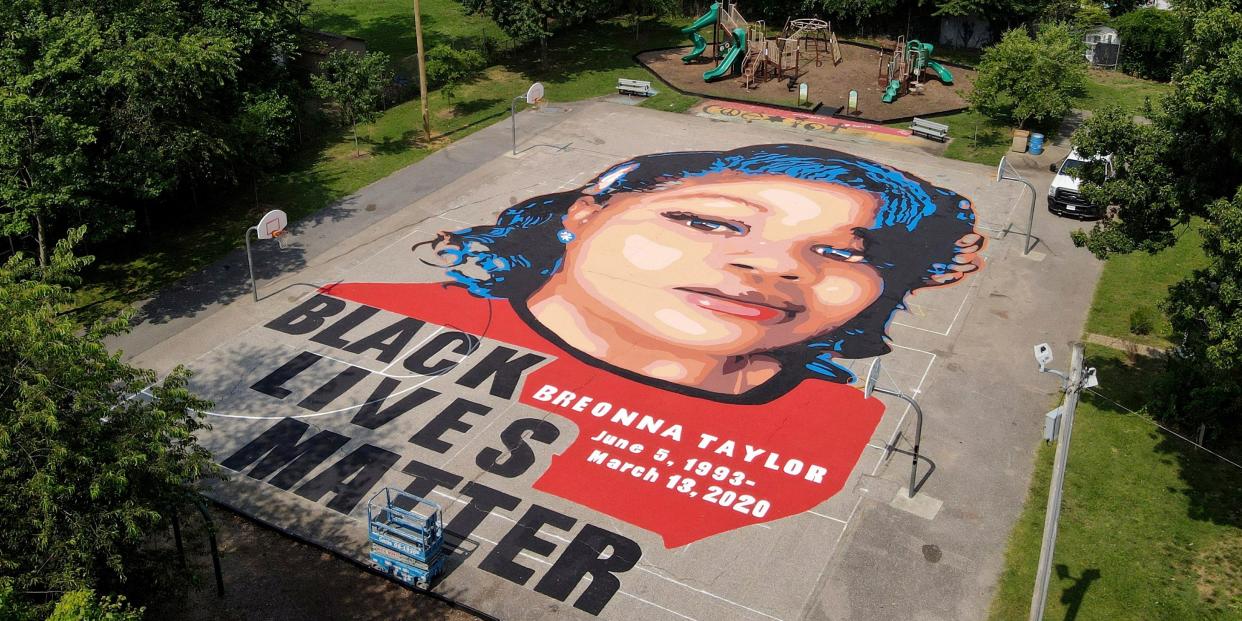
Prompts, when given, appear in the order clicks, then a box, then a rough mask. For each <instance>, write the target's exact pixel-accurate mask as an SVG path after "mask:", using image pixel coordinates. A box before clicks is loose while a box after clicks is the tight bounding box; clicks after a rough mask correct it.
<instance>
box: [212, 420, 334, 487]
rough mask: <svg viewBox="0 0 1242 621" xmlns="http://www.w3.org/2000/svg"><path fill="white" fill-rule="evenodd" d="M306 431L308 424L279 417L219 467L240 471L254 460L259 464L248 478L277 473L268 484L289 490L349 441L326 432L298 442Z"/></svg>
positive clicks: (264, 476) (264, 477)
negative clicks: (278, 419) (276, 421)
mask: <svg viewBox="0 0 1242 621" xmlns="http://www.w3.org/2000/svg"><path fill="white" fill-rule="evenodd" d="M309 428H310V425H308V424H306V423H304V422H302V421H300V420H296V419H293V418H282V419H281V420H280V422H278V423H276V424H275V425H272V426H271V427H269V428H268V430H267V431H264V432H263V433H262V434H260V435H259V437H257V438H255V439H253V440H251V441H250V443H249V444H247V445H246V446H243V447H242V448H241V449H240V450H238V451H237V452H236V453H233V455H232V456H231V457H229V458H228V459H226V460H224V461H223V462H222V463H221V464H220V465H222V466H224V467H225V468H228V469H229V470H233V471H236V472H241V471H242V470H243V469H244V468H245V467H246V466H249V465H250V464H253V463H255V462H256V461H257V462H259V463H257V464H255V466H254V468H252V469H251V470H250V472H249V473H248V474H247V476H249V477H251V478H254V479H259V480H263V479H266V478H267V477H268V476H270V475H271V474H272V473H274V472H276V471H277V470H280V472H279V473H278V474H276V476H274V477H272V480H270V481H268V483H271V484H272V485H275V486H276V487H279V488H280V489H289V488H290V487H293V486H294V485H296V484H297V482H298V481H301V480H302V477H304V476H306V474H307V473H309V472H310V471H312V470H314V469H315V468H316V467H318V466H319V464H321V463H323V461H324V460H325V459H327V458H328V456H330V455H331V454H333V453H335V452H336V451H337V449H339V448H341V447H342V446H345V443H346V442H349V438H347V437H345V436H343V435H341V434H339V433H332V432H331V431H328V430H326V429H325V430H324V431H320V432H319V433H317V434H315V435H313V436H311V437H310V438H309V439H307V440H306V441H304V442H299V441H298V440H301V439H302V435H303V434H304V433H305V432H306V430H307V429H309Z"/></svg>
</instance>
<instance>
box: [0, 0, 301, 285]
mask: <svg viewBox="0 0 1242 621" xmlns="http://www.w3.org/2000/svg"><path fill="white" fill-rule="evenodd" d="M302 5H303V0H257V1H254V2H239V1H236V0H204V1H202V2H168V1H166V0H131V1H127V2H112V1H107V0H7V1H6V2H0V32H3V33H4V36H3V37H0V231H3V232H4V233H5V234H7V235H10V236H15V237H21V236H25V235H28V234H32V233H33V235H34V236H35V245H36V246H37V247H38V253H37V256H38V258H39V260H40V261H44V262H46V260H47V248H48V244H49V240H52V239H55V238H56V237H58V236H59V234H60V232H62V231H64V230H65V229H67V228H69V227H72V226H75V225H78V224H90V225H91V228H90V230H91V235H92V236H94V237H96V238H105V237H111V236H116V235H121V234H124V233H126V232H128V231H130V230H131V229H132V228H133V227H134V226H135V224H136V217H135V216H136V214H137V212H138V211H139V210H141V209H146V208H147V207H148V206H150V205H152V204H158V202H159V201H162V200H166V199H168V198H170V197H172V196H173V195H174V194H175V193H176V192H178V191H184V190H186V189H191V190H192V189H193V188H195V187H198V186H203V185H206V186H210V185H213V184H226V183H232V182H235V181H236V180H237V179H238V178H239V177H242V176H246V175H249V174H251V172H252V171H253V169H254V162H253V161H252V160H250V159H249V154H251V153H253V151H252V150H251V147H252V146H253V145H254V144H256V143H259V142H264V141H265V139H268V138H271V137H273V135H274V134H282V135H281V136H279V138H280V139H279V140H277V141H276V144H282V143H287V137H288V135H289V133H290V132H291V129H292V128H291V126H289V125H287V124H286V125H281V124H280V123H279V122H277V121H278V120H279V119H278V116H268V117H259V116H256V115H255V114H253V112H254V110H252V109H251V106H252V105H253V104H254V102H256V101H265V102H271V101H274V100H276V99H279V98H280V97H282V96H283V97H288V95H289V93H290V92H292V90H293V89H294V88H295V86H294V82H293V81H292V78H291V77H290V75H289V73H288V71H287V69H286V65H287V62H288V60H289V59H291V58H292V57H293V56H295V55H296V53H297V45H298V43H297V32H298V30H299V29H300V24H299V16H300V12H301V10H302V8H303V6H302ZM291 109H292V108H291V107H290V110H291ZM258 118H267V119H270V120H273V121H274V123H273V124H271V125H266V126H262V127H259V126H256V124H255V123H254V121H255V120H256V119H258ZM259 136H262V137H263V139H260V138H259ZM267 142H268V143H270V141H267Z"/></svg>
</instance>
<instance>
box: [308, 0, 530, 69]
mask: <svg viewBox="0 0 1242 621" xmlns="http://www.w3.org/2000/svg"><path fill="white" fill-rule="evenodd" d="M419 4H420V5H421V8H422V12H423V14H422V23H423V44H424V46H425V47H426V48H427V49H431V48H432V47H434V46H436V45H438V44H441V43H444V44H450V45H457V46H468V47H474V48H475V49H479V50H480V51H482V50H481V48H482V45H483V39H484V38H487V39H489V40H492V41H497V42H499V41H502V40H504V39H506V38H507V37H506V36H505V34H504V33H503V32H501V30H500V28H499V27H498V26H496V24H495V22H493V21H492V20H490V19H488V18H487V17H485V16H482V15H467V14H466V12H465V10H464V9H463V8H462V5H461V3H460V2H457V1H456V0H422V1H421V2H420V3H419ZM307 23H308V24H309V25H310V27H311V28H314V29H316V30H326V31H328V32H335V33H339V34H347V35H351V36H355V37H359V38H362V39H366V42H367V49H368V50H373V51H379V52H384V53H385V54H388V55H389V56H391V57H392V59H393V61H394V62H396V63H397V64H399V65H400V66H401V67H402V68H403V69H409V70H412V71H411V72H410V74H411V75H414V71H416V68H415V67H416V65H415V64H414V63H415V57H414V54H415V52H416V51H417V44H416V42H415V39H414V8H413V3H412V2H410V0H313V1H312V2H311V4H310V11H309V14H308V16H307Z"/></svg>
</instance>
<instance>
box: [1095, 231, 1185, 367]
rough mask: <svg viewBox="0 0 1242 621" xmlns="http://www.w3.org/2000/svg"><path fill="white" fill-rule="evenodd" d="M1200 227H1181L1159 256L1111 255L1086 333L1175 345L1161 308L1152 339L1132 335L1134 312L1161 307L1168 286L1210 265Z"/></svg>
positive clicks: (1098, 286)
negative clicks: (1175, 240)
mask: <svg viewBox="0 0 1242 621" xmlns="http://www.w3.org/2000/svg"><path fill="white" fill-rule="evenodd" d="M1198 227H1199V225H1198V223H1192V224H1191V225H1190V226H1188V227H1186V228H1183V229H1181V236H1180V238H1179V239H1178V241H1177V243H1176V244H1175V245H1173V246H1172V247H1170V248H1166V249H1165V250H1163V251H1161V252H1159V253H1157V254H1155V255H1149V254H1146V253H1141V252H1140V253H1135V254H1128V255H1117V256H1114V257H1111V258H1110V259H1109V260H1108V262H1107V263H1105V264H1104V273H1103V274H1102V275H1101V276H1100V281H1099V284H1097V285H1096V289H1095V299H1094V300H1093V301H1092V302H1091V314H1090V315H1089V316H1088V318H1087V327H1086V331H1087V332H1092V333H1095V334H1103V335H1105V336H1111V337H1115V338H1120V339H1127V340H1130V341H1134V342H1137V343H1143V344H1145V345H1154V346H1157V347H1168V346H1170V345H1172V343H1171V342H1170V340H1169V339H1171V338H1172V327H1171V326H1170V325H1169V321H1168V319H1167V318H1165V317H1164V315H1163V314H1161V313H1159V311H1158V310H1157V313H1156V314H1157V315H1158V316H1159V318H1160V319H1159V321H1158V322H1157V323H1156V325H1155V326H1154V328H1155V329H1154V330H1153V331H1152V333H1151V334H1148V335H1138V334H1131V333H1130V313H1131V312H1132V311H1133V310H1134V309H1135V308H1138V307H1139V306H1150V307H1152V308H1153V309H1158V308H1159V306H1160V303H1161V302H1162V301H1164V298H1165V296H1166V295H1167V294H1168V289H1169V285H1172V284H1174V283H1176V282H1178V281H1180V280H1182V279H1183V278H1185V277H1186V276H1189V275H1190V272H1191V271H1192V270H1194V269H1196V268H1199V267H1204V266H1205V265H1206V262H1207V259H1206V258H1205V257H1204V254H1203V248H1202V243H1203V238H1202V237H1201V236H1200V235H1199V228H1198Z"/></svg>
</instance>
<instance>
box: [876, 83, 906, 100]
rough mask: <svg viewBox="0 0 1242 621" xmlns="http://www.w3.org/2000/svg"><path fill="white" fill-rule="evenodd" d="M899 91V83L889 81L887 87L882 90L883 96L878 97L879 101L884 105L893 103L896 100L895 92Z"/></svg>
mask: <svg viewBox="0 0 1242 621" xmlns="http://www.w3.org/2000/svg"><path fill="white" fill-rule="evenodd" d="M899 90H901V82H900V81H898V80H889V82H888V87H887V88H885V89H884V96H883V97H880V101H882V102H884V103H893V101H895V100H896V99H897V91H899Z"/></svg>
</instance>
